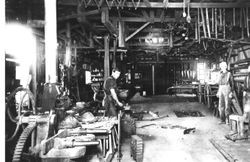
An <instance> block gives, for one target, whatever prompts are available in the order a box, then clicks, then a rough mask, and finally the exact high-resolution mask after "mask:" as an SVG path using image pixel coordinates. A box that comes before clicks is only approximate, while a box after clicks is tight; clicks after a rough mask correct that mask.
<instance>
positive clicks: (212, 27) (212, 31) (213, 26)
mask: <svg viewBox="0 0 250 162" xmlns="http://www.w3.org/2000/svg"><path fill="white" fill-rule="evenodd" d="M212 33H214V8H212Z"/></svg>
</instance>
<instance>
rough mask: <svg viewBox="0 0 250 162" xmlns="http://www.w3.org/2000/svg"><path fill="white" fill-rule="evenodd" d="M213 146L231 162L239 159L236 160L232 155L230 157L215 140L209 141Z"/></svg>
mask: <svg viewBox="0 0 250 162" xmlns="http://www.w3.org/2000/svg"><path fill="white" fill-rule="evenodd" d="M209 141H210V142H211V143H212V145H213V146H214V147H215V148H216V149H217V150H218V151H219V152H220V153H221V154H222V155H223V157H224V158H225V159H226V160H227V161H229V162H235V161H237V159H235V158H234V157H233V156H232V155H230V154H229V153H228V152H226V151H225V150H224V149H223V148H222V147H221V146H220V145H219V144H218V143H217V142H215V140H213V139H210V140H209Z"/></svg>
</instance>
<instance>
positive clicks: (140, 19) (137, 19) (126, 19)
mask: <svg viewBox="0 0 250 162" xmlns="http://www.w3.org/2000/svg"><path fill="white" fill-rule="evenodd" d="M110 19H111V20H116V21H119V20H120V21H124V22H148V21H149V18H147V17H121V19H119V18H118V17H110ZM153 21H154V22H186V19H185V18H170V17H165V18H164V20H162V18H161V17H154V19H153ZM193 21H194V20H191V22H193Z"/></svg>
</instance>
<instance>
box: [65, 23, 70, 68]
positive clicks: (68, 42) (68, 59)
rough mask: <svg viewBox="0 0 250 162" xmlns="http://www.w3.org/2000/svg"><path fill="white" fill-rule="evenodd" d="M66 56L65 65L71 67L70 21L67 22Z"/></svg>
mask: <svg viewBox="0 0 250 162" xmlns="http://www.w3.org/2000/svg"><path fill="white" fill-rule="evenodd" d="M66 37H67V40H66V56H65V65H66V66H68V67H70V65H71V32H70V23H69V22H68V23H67V24H66Z"/></svg>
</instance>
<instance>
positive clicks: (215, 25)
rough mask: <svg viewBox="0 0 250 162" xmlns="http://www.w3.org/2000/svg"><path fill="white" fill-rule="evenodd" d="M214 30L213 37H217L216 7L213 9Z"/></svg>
mask: <svg viewBox="0 0 250 162" xmlns="http://www.w3.org/2000/svg"><path fill="white" fill-rule="evenodd" d="M214 20H215V22H214V31H215V38H218V30H217V29H218V28H217V27H218V19H217V8H215V9H214Z"/></svg>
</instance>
